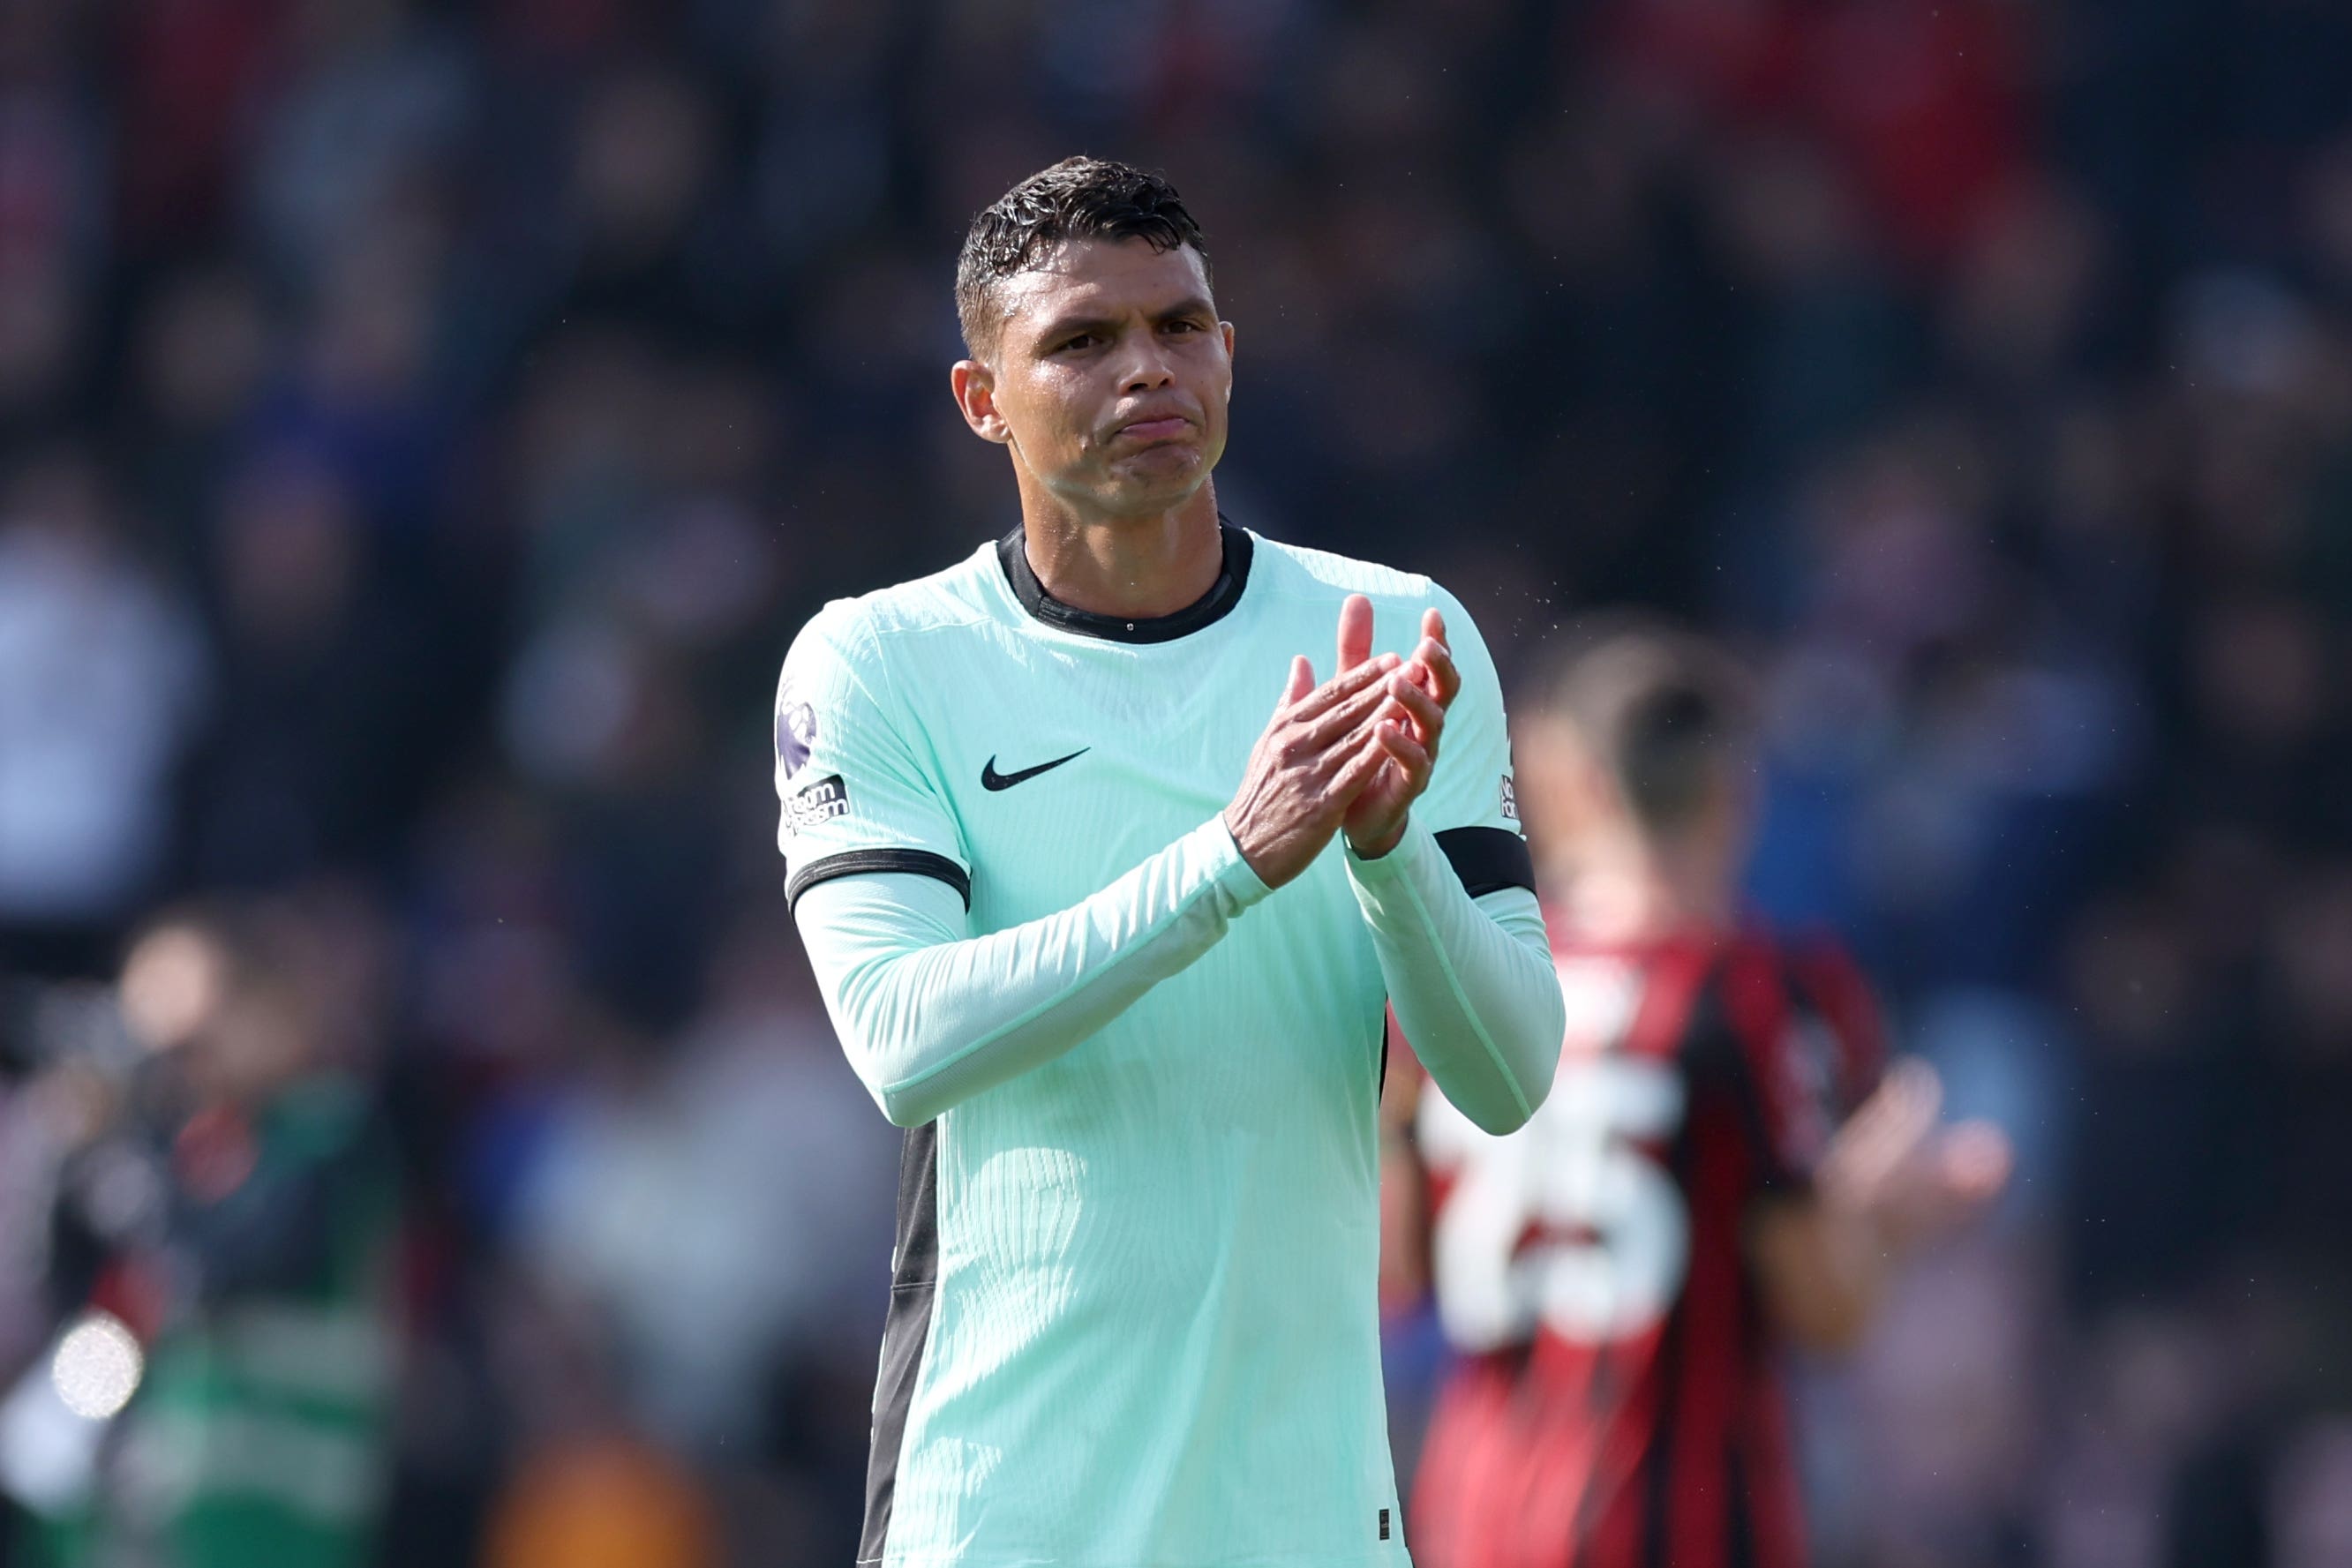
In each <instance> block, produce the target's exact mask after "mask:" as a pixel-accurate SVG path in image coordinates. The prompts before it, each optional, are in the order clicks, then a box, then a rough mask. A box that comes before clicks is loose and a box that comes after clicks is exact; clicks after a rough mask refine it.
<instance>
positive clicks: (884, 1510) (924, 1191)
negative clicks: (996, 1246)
mask: <svg viewBox="0 0 2352 1568" xmlns="http://www.w3.org/2000/svg"><path fill="white" fill-rule="evenodd" d="M939 1129H940V1124H938V1123H937V1122H926V1123H924V1124H922V1125H921V1126H919V1127H909V1128H908V1129H907V1141H906V1144H905V1145H904V1146H903V1147H902V1149H901V1151H900V1153H899V1156H898V1249H897V1251H896V1254H895V1256H896V1257H897V1259H898V1261H897V1263H896V1264H895V1265H894V1266H893V1267H892V1268H891V1270H890V1315H889V1317H888V1318H887V1320H886V1321H885V1322H884V1323H883V1327H882V1371H881V1374H880V1375H879V1376H878V1378H877V1380H876V1385H875V1389H874V1447H873V1449H872V1451H871V1452H870V1453H869V1454H868V1455H867V1456H866V1528H865V1531H864V1532H863V1533H862V1534H861V1535H860V1536H859V1537H858V1542H857V1561H858V1562H860V1563H879V1562H880V1561H882V1552H883V1548H884V1547H885V1545H886V1544H887V1542H888V1539H889V1534H890V1502H891V1499H892V1498H893V1497H894V1496H896V1495H897V1492H898V1449H899V1448H900V1447H901V1446H902V1445H903V1444H904V1443H905V1441H906V1437H907V1410H908V1406H910V1405H912V1404H913V1403H914V1398H915V1379H916V1376H917V1375H919V1373H920V1372H921V1371H922V1368H923V1348H924V1346H925V1345H926V1344H927V1343H929V1340H930V1337H931V1309H932V1306H933V1304H934V1301H935V1298H936V1296H937V1294H938V1286H939V1270H940V1209H939Z"/></svg>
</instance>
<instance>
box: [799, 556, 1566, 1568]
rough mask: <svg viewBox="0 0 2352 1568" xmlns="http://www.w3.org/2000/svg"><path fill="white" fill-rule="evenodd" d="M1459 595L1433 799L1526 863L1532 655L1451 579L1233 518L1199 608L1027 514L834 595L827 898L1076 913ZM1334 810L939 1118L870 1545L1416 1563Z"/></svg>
mask: <svg viewBox="0 0 2352 1568" xmlns="http://www.w3.org/2000/svg"><path fill="white" fill-rule="evenodd" d="M1349 593H1363V594H1366V595H1368V596H1370V599H1371V601H1372V603H1373V606H1374V612H1375V622H1374V628H1375V639H1376V640H1375V648H1376V651H1393V652H1396V653H1410V651H1411V649H1412V645H1413V644H1414V643H1416V642H1417V641H1418V640H1419V634H1420V621H1421V612H1423V609H1425V608H1427V607H1429V606H1432V605H1435V606H1436V607H1438V608H1439V609H1440V610H1442V611H1443V612H1444V615H1445V623H1446V627H1447V630H1448V641H1449V643H1450V645H1451V646H1452V649H1453V651H1454V659H1455V662H1456V664H1458V666H1459V667H1460V670H1461V672H1462V676H1463V688H1462V692H1461V695H1459V697H1458V698H1457V699H1456V700H1455V702H1454V706H1453V709H1452V711H1451V713H1450V715H1449V716H1448V718H1447V722H1446V728H1445V733H1444V740H1443V744H1442V746H1441V748H1440V752H1439V757H1438V762H1437V767H1436V769H1435V772H1434V775H1433V779H1432V781H1431V785H1430V788H1429V790H1428V792H1427V793H1426V794H1425V795H1424V796H1423V798H1422V799H1421V800H1419V801H1417V802H1416V803H1415V805H1414V807H1413V811H1414V813H1415V816H1416V817H1417V818H1418V820H1419V821H1422V822H1423V824H1424V825H1425V826H1426V827H1428V828H1430V829H1431V830H1433V831H1434V832H1436V834H1437V835H1438V841H1439V843H1440V845H1441V846H1442V847H1443V848H1444V849H1445V851H1446V852H1447V854H1448V856H1449V857H1450V858H1451V859H1452V860H1453V861H1454V865H1455V867H1456V869H1457V871H1459V872H1460V873H1462V874H1463V875H1464V876H1465V881H1467V882H1468V883H1469V884H1470V890H1471V891H1472V892H1473V893H1474V894H1475V893H1478V892H1482V891H1485V890H1486V887H1487V886H1491V885H1495V883H1492V882H1488V883H1484V884H1482V883H1481V882H1480V880H1479V879H1480V877H1481V876H1482V875H1483V874H1485V873H1482V871H1481V870H1480V868H1481V867H1482V866H1488V867H1491V866H1492V865H1493V864H1495V863H1496V860H1497V858H1498V857H1499V859H1500V860H1501V861H1502V862H1510V861H1511V860H1513V859H1514V858H1516V860H1517V862H1518V863H1519V864H1520V865H1522V866H1524V864H1525V861H1526V852H1525V847H1524V842H1523V841H1521V840H1520V839H1519V837H1518V831H1517V830H1518V824H1517V810H1516V808H1515V805H1514V802H1513V798H1512V792H1511V776H1510V759H1509V751H1508V743H1507V733H1506V729H1505V726H1504V716H1503V706H1502V699H1501V695H1500V692H1499V690H1498V688H1497V685H1496V675H1495V668H1494V664H1493V662H1492V660H1491V659H1490V658H1489V656H1488V654H1487V651H1486V646H1485V645H1484V643H1482V642H1481V641H1480V639H1479V635H1478V632H1477V630H1476V628H1475V627H1474V626H1473V625H1472V624H1471V622H1470V618H1469V616H1468V615H1467V614H1466V613H1465V612H1464V611H1463V609H1462V607H1461V605H1460V604H1459V603H1457V602H1456V601H1454V599H1453V598H1452V597H1451V596H1450V595H1448V594H1447V593H1446V592H1445V591H1444V590H1442V589H1440V588H1439V587H1437V586H1436V585H1435V584H1434V583H1433V582H1431V581H1430V580H1428V579H1426V578H1423V577H1416V576H1412V575H1409V574H1407V573H1404V572H1400V571H1392V570H1387V569H1385V568H1382V567H1378V566H1372V565H1368V564H1366V563H1363V562H1360V561H1355V560H1349V559H1344V558H1341V557H1339V556H1334V555H1328V554H1323V553H1320V552H1318V551H1313V550H1307V549H1296V548H1293V547H1291V546H1288V545H1284V544H1279V543H1276V542H1275V541H1272V540H1269V539H1265V538H1259V537H1257V536H1255V535H1254V534H1251V533H1249V532H1246V531H1244V530H1242V529H1238V528H1232V527H1230V526H1228V527H1227V528H1225V530H1224V571H1223V575H1222V576H1221V578H1220V580H1219V581H1218V583H1217V585H1216V587H1215V588H1214V589H1213V590H1212V591H1210V593H1209V594H1208V595H1207V597H1205V598H1204V599H1202V601H1200V602H1199V603H1197V604H1195V605H1194V606H1192V608H1191V609H1189V610H1187V611H1184V612H1181V613H1179V614H1177V615H1174V616H1170V617H1167V618H1165V619H1161V620H1156V621H1153V620H1147V621H1142V622H1124V621H1118V620H1112V619H1108V618H1105V617H1100V616H1096V615H1090V614H1087V613H1085V612H1078V611H1075V610H1071V609H1069V608H1068V607H1066V606H1063V605H1061V604H1059V603H1057V602H1056V601H1053V600H1052V599H1051V598H1049V597H1048V596H1046V595H1045V593H1044V592H1043V591H1042V590H1041V589H1040V587H1039V585H1038V583H1037V581H1036V579H1035V577H1034V574H1033V573H1032V572H1031V571H1030V570H1029V568H1028V562H1027V558H1026V555H1025V552H1024V550H1023V549H1022V543H1021V536H1020V534H1019V533H1017V532H1016V533H1014V534H1013V535H1012V536H1010V537H1009V538H1007V539H1005V540H1003V541H1000V542H998V543H996V544H992V545H990V546H987V547H985V548H983V549H980V550H978V551H976V552H975V553H974V554H973V555H971V557H969V558H968V559H965V560H964V561H962V562H961V564H959V565H957V566H955V567H952V568H950V570H946V571H943V572H940V573H939V574H938V575H936V576H932V577H927V578H923V579H920V580H916V581H912V582H908V583H902V584H900V585H898V586H897V587H894V588H889V589H885V590H883V591H879V592H877V593H873V594H868V595H866V596H865V597H863V598H860V599H855V600H847V601H836V602H835V603H832V604H830V605H828V606H826V607H825V609H824V611H823V612H820V613H819V614H818V615H817V616H816V617H815V618H814V620H812V621H811V622H809V624H808V626H807V627H806V628H805V629H804V630H803V632H802V633H801V635H800V636H799V638H798V639H797V640H796V641H795V642H794V643H793V650H792V653H791V654H790V656H789V657H788V658H787V660H786V661H785V665H784V673H783V679H782V684H781V685H780V687H779V690H778V698H777V709H776V742H777V767H776V771H777V788H778V791H779V794H780V795H781V796H782V799H783V801H784V808H783V814H782V826H781V829H780V834H779V836H780V841H781V843H782V849H783V852H784V855H785V858H786V865H787V884H788V887H789V888H790V891H791V896H792V898H793V901H794V902H795V903H797V901H798V899H799V897H800V895H801V894H802V893H803V892H804V891H805V890H806V889H807V888H808V887H809V886H811V885H814V883H818V882H821V881H824V880H825V879H827V878H830V877H834V876H840V875H847V874H856V873H866V872H889V871H896V872H916V873H923V874H927V875H930V876H934V877H937V878H939V879H940V880H941V881H943V882H945V883H949V884H950V885H951V886H953V887H954V888H956V889H957V890H958V891H959V892H960V893H961V894H963V895H964V898H965V901H966V904H967V907H968V909H969V912H970V913H969V923H970V924H969V934H970V935H971V936H982V935H985V934H988V933H991V932H995V931H999V930H1003V929H1004V928H1006V927H1009V926H1013V925H1020V924H1022V923H1024V922H1026V921H1029V920H1033V919H1035V918H1038V917H1040V916H1043V915H1049V914H1052V913H1054V912H1055V911H1057V910H1061V909H1064V908H1066V907H1068V906H1070V905H1072V904H1077V903H1079V902H1081V901H1082V900H1084V899H1086V898H1087V896H1089V895H1090V894H1095V893H1097V892H1098V891H1099V890H1101V889H1102V888H1103V887H1105V886H1106V885H1108V883H1111V882H1112V881H1114V880H1115V879H1116V878H1118V876H1120V875H1121V874H1122V873H1126V872H1127V871H1129V870H1130V869H1131V868H1133V867H1134V866H1135V865H1136V864H1137V863H1138V862H1140V861H1142V860H1144V859H1146V858H1147V857H1149V856H1150V855H1152V854H1154V853H1155V852H1158V851H1160V850H1161V849H1164V848H1166V847H1167V846H1168V845H1169V844H1170V843H1171V842H1172V841H1175V840H1177V839H1179V838H1181V837H1182V836H1183V835H1184V834H1186V833H1188V832H1191V831H1193V830H1194V829H1197V828H1199V827H1201V826H1202V824H1203V823H1204V822H1206V821H1209V820H1210V819H1211V818H1212V817H1213V816H1214V815H1216V813H1218V812H1219V811H1220V810H1222V809H1223V807H1224V806H1225V805H1226V804H1227V802H1228V801H1230V800H1231V799H1232V798H1233V794H1234V789H1236V788H1237V787H1238V785H1239V784H1240V781H1241V778H1242V773H1243V769H1244V764H1245V763H1246V761H1247V759H1248V757H1249V754H1250V750H1251V747H1252V746H1253V744H1254V743H1255V741H1256V739H1257V737H1258V735H1259V734H1260V732H1261V731H1263V729H1264V728H1265V724H1266V721H1267V719H1268V718H1269V716H1271V715H1272V713H1273V710H1274V706H1275V703H1276V698H1277V696H1278V695H1280V693H1281V690H1282V687H1283V684H1284V681H1285V678H1286V675H1287V674H1288V671H1289V666H1290V661H1291V658H1292V656H1293V655H1294V654H1298V653H1304V654H1306V655H1307V657H1308V658H1309V659H1311V660H1312V661H1313V662H1314V664H1315V668H1316V674H1317V677H1318V679H1328V677H1329V676H1330V675H1331V674H1333V671H1332V667H1331V665H1332V646H1333V642H1334V638H1335V633H1336V630H1337V625H1338V620H1339V605H1340V601H1341V600H1342V599H1344V598H1345V597H1346V596H1347V595H1348V594H1349ZM1343 853H1344V851H1343V848H1342V846H1341V844H1340V843H1339V841H1337V840H1336V839H1335V841H1333V843H1332V844H1331V846H1330V848H1329V849H1328V851H1327V852H1325V854H1324V855H1323V856H1322V858H1321V859H1320V860H1318V862H1317V863H1316V864H1315V865H1314V866H1313V867H1312V868H1311V869H1310V870H1309V871H1308V872H1307V873H1306V874H1305V875H1303V876H1301V877H1299V878H1298V879H1297V881H1296V882H1294V883H1290V884H1288V885H1286V886H1285V887H1283V888H1281V889H1279V890H1277V891H1276V893H1275V894H1272V895H1271V896H1269V897H1267V898H1266V899H1265V900H1264V901H1263V902H1261V903H1259V904H1256V905H1255V906H1254V907H1252V908H1250V909H1249V910H1247V911H1246V912H1245V913H1244V914H1243V915H1240V916H1239V917H1238V918H1237V919H1236V920H1235V921H1234V925H1233V926H1232V928H1231V929H1230V930H1229V931H1228V932H1227V933H1226V935H1225V936H1224V937H1223V940H1222V941H1220V942H1219V943H1218V944H1217V945H1216V946H1213V947H1212V948H1211V949H1210V950H1209V951H1208V953H1207V954H1206V956H1203V957H1202V958H1201V959H1200V960H1198V961H1197V962H1195V963H1194V964H1192V966H1191V967H1189V968H1186V969H1184V970H1183V971H1181V973H1179V974H1177V975H1175V976H1174V977H1171V978H1169V979H1166V980H1163V981H1161V982H1160V984H1159V985H1158V986H1157V987H1155V988H1153V989H1151V990H1150V992H1148V993H1147V994H1145V996H1144V997H1143V998H1142V999H1140V1000H1139V1001H1138V1002H1136V1003H1135V1004H1134V1005H1133V1006H1131V1007H1130V1008H1129V1009H1127V1011H1126V1012H1124V1013H1123V1014H1121V1015H1120V1016H1118V1018H1117V1019H1114V1020H1113V1021H1112V1022H1111V1023H1109V1024H1108V1025H1107V1026H1106V1027H1104V1028H1103V1029H1101V1030H1099V1031H1098V1032H1097V1033H1096V1034H1094V1035H1093V1036H1091V1037H1090V1038H1088V1039H1087V1040H1084V1041H1083V1042H1081V1043H1080V1044H1079V1045H1078V1046H1076V1048H1075V1049H1073V1050H1071V1051H1068V1052H1067V1053H1066V1054H1065V1055H1063V1056H1061V1057H1059V1058H1058V1059H1056V1060H1055V1061H1051V1062H1049V1063H1047V1064H1046V1065H1045V1066H1043V1067H1040V1068H1037V1069H1035V1070H1034V1071H1029V1072H1027V1073H1024V1074H1022V1075H1020V1076H1018V1077H1015V1078H1013V1079H1011V1080H1009V1081H1007V1082H1003V1083H1001V1084H998V1085H997V1086H995V1087H993V1088H991V1089H987V1090H984V1091H982V1092H979V1093H977V1094H974V1095H973V1096H971V1098H969V1099H966V1100H964V1101H962V1102H961V1103H957V1104H955V1105H954V1106H953V1108H952V1109H950V1110H948V1111H946V1112H944V1113H941V1114H940V1116H939V1117H938V1118H937V1119H936V1120H935V1121H933V1122H931V1123H929V1124H927V1125H925V1126H921V1127H918V1128H914V1129H912V1130H910V1132H909V1133H908V1138H907V1148H906V1157H905V1163H904V1166H903V1170H902V1177H901V1184H900V1193H899V1200H900V1201H899V1222H898V1223H899V1236H898V1251H897V1254H896V1262H895V1279H894V1281H893V1284H892V1301H891V1311H890V1315H889V1319H888V1323H887V1329H886V1332H885V1336H884V1344H883V1354H882V1369H881V1377H880V1382H879V1385H878V1387H877V1395H876V1401H875V1427H874V1457H873V1463H872V1472H871V1476H870V1479H869V1488H868V1502H867V1520H866V1538H865V1542H864V1545H863V1548H862V1550H861V1552H860V1560H861V1561H862V1562H879V1563H891V1564H906V1565H908V1568H929V1565H932V1564H946V1563H954V1564H959V1565H973V1568H1015V1565H1024V1568H1026V1565H1031V1564H1044V1563H1054V1564H1066V1565H1071V1568H1146V1565H1151V1568H1212V1565H1233V1568H1239V1565H1242V1564H1250V1565H1252V1568H1274V1565H1277V1564H1280V1565H1297V1568H1307V1565H1313V1568H1343V1565H1344V1568H1354V1565H1357V1564H1364V1565H1368V1568H1369V1565H1371V1564H1383V1565H1396V1564H1402V1563H1406V1561H1407V1559H1406V1556H1405V1552H1404V1547H1403V1520H1402V1512H1401V1511H1400V1508H1399V1505H1398V1500H1397V1490H1396V1478H1395V1472H1394V1469H1393V1466H1392V1465H1391V1459H1390V1456H1389V1449H1388V1441H1387V1435H1386V1433H1387V1427H1386V1410H1385V1404H1384V1400H1383V1397H1382V1393H1381V1363H1380V1337H1379V1322H1378V1313H1377V1305H1376V1299H1375V1289H1376V1278H1375V1276H1376V1270H1377V1267H1378V1261H1379V1248H1380V1228H1379V1222H1380V1198H1379V1173H1380V1157H1379V1140H1378V1128H1377V1106H1378V1101H1379V1096H1380V1090H1381V1076H1382V1073H1383V1071H1384V1069H1385V1065H1386V1063H1385V1045H1384V1040H1385V1033H1384V1028H1383V1023H1384V1018H1385V1009H1384V1001H1385V997H1384V991H1383V986H1382V981H1381V970H1380V966H1379V963H1378V960H1377V959H1376V957H1375V956H1374V953H1373V948H1372V942H1371V938H1370V934H1369V932H1368V931H1367V929H1366V927H1365V925H1364V918H1363V915H1362V914H1361V913H1360V910H1359V908H1358V906H1357V904H1356V902H1355V898H1354V896H1353V894H1352V893H1351V891H1350V889H1349V883H1348V878H1347V873H1346V869H1345V865H1344V862H1343V859H1342V856H1343Z"/></svg>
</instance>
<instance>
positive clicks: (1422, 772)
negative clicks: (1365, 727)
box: [1365, 724, 1435, 795]
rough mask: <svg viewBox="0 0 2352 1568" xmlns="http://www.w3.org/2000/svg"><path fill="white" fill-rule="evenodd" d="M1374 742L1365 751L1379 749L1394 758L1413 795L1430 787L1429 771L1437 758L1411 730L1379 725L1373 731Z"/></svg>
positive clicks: (1393, 725)
mask: <svg viewBox="0 0 2352 1568" xmlns="http://www.w3.org/2000/svg"><path fill="white" fill-rule="evenodd" d="M1372 740H1373V745H1372V746H1371V747H1366V748H1365V749H1366V750H1373V749H1378V750H1380V751H1381V752H1384V753H1386V754H1387V755H1388V756H1390V757H1392V758H1395V759H1396V763H1397V766H1398V767H1400V768H1403V769H1404V772H1405V778H1406V780H1407V781H1408V782H1409V783H1410V784H1411V785H1412V793H1413V794H1415V795H1418V794H1420V793H1421V792H1422V790H1423V789H1427V788H1428V787H1429V769H1430V766H1431V764H1432V763H1433V761H1434V760H1435V758H1432V757H1431V756H1430V754H1429V748H1428V747H1425V746H1423V745H1422V743H1421V742H1420V741H1418V740H1416V739H1414V738H1413V736H1412V731H1411V730H1409V729H1407V728H1406V727H1404V726H1403V725H1401V724H1382V725H1378V726H1375V727H1374V728H1373V730H1372Z"/></svg>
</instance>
